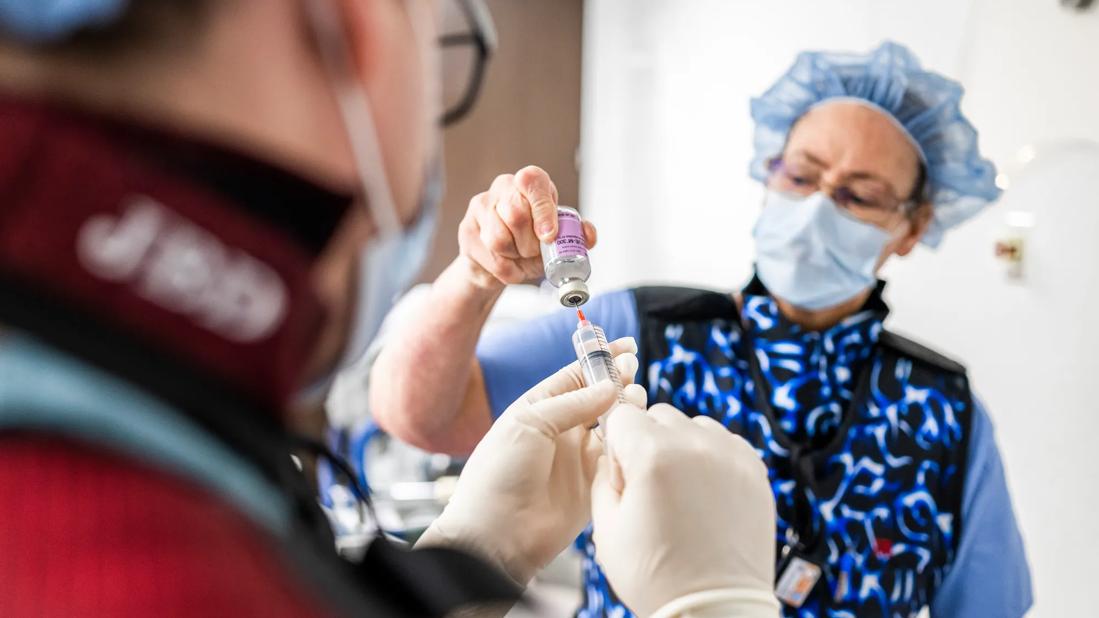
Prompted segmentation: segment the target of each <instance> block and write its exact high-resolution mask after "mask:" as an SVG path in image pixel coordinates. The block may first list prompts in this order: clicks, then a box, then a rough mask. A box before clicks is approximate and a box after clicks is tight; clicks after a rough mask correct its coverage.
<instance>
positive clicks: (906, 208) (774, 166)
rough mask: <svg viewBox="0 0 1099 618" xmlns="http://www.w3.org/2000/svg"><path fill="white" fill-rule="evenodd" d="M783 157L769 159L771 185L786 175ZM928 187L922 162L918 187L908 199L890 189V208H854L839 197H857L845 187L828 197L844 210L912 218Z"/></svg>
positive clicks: (768, 179) (835, 189) (817, 186)
mask: <svg viewBox="0 0 1099 618" xmlns="http://www.w3.org/2000/svg"><path fill="white" fill-rule="evenodd" d="M783 157H784V154H778V155H775V156H773V157H771V158H769V159H767V164H766V169H767V181H768V183H770V181H771V179H772V178H773V177H774V175H775V174H777V173H784V172H783V170H785V169H786V168H787V164H786V161H785V160H784V158H783ZM813 184H814V189H815V191H823V190H824V188H823V187H822V186H821V184H820V182H819V181H817V182H815V183H813ZM926 185H927V167H926V166H925V165H924V164H923V162H920V167H919V174H918V176H917V177H916V186H915V188H914V189H913V190H912V193H911V194H910V195H909V197H908V198H900V197H897V195H896V194H895V193H893V190H892V188H890V189H889V193H890V197H891V198H892V199H893V200H894V201H895V202H896V203H895V204H894V205H893V206H892V207H890V208H876V207H869V206H865V205H858V204H856V205H855V206H852V205H851V204H850V203H849V202H850V200H849V199H845V198H843V197H842V195H837V192H839V191H843V192H844V193H845V194H847V195H851V196H855V197H857V196H856V195H855V193H854V192H853V191H851V190H850V189H848V188H847V187H846V186H844V185H840V186H838V187H834V188H832V189H831V190H830V191H827V192H826V193H827V194H828V196H829V197H830V198H832V201H834V202H835V203H836V205H837V206H839V207H841V208H843V209H844V210H852V209H853V208H861V209H864V210H866V211H868V212H877V213H881V214H884V215H891V214H894V213H896V212H903V213H904V214H905V215H906V216H909V217H911V216H912V215H913V214H914V213H915V212H916V210H917V209H918V208H919V206H920V205H921V204H922V203H923V202H924V191H925V188H926Z"/></svg>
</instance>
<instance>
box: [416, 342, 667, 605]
mask: <svg viewBox="0 0 1099 618" xmlns="http://www.w3.org/2000/svg"><path fill="white" fill-rule="evenodd" d="M610 348H611V353H612V354H615V355H616V356H615V359H614V360H615V363H616V364H617V366H618V371H619V374H620V375H621V376H622V379H623V381H624V382H626V383H629V384H630V385H629V386H627V387H626V394H627V398H628V399H629V400H630V401H631V402H634V403H637V404H639V405H644V403H645V391H644V389H642V388H641V387H639V386H636V385H633V384H632V382H633V375H634V374H635V373H636V372H637V357H636V356H635V354H636V352H637V343H636V342H635V341H634V340H633V339H632V338H626V339H619V340H617V341H615V342H613V343H611V345H610ZM615 397H616V392H615V389H614V388H613V386H612V385H611V383H610V382H603V383H600V384H597V385H596V386H594V387H591V388H584V379H583V377H582V375H581V373H580V367H579V365H578V364H577V363H573V364H571V365H569V366H568V367H565V368H564V369H562V370H561V371H558V372H557V373H556V374H554V375H552V376H550V377H549V378H547V379H546V380H543V381H542V382H541V383H539V384H538V385H537V386H535V387H534V388H532V389H531V390H529V391H527V393H526V394H525V395H523V396H522V397H521V398H520V399H519V400H518V401H516V402H515V403H513V404H512V405H511V406H510V407H508V409H507V410H505V411H504V413H503V414H502V415H500V418H498V419H497V420H496V422H495V423H494V424H493V425H492V429H490V430H489V432H488V434H486V435H485V437H484V439H482V440H481V442H480V444H478V445H477V448H476V449H474V451H473V454H472V455H471V456H470V458H469V461H468V462H467V463H466V465H465V468H463V470H462V475H461V477H460V478H459V479H458V485H457V487H456V488H455V492H454V497H453V498H451V500H450V503H449V504H448V505H447V507H446V509H445V510H444V511H443V514H442V515H440V516H439V518H438V519H437V520H435V522H434V523H432V525H431V527H430V528H428V530H427V531H426V532H425V533H424V535H423V537H422V538H421V539H420V541H419V543H418V544H417V546H428V545H446V546H451V547H462V548H465V549H467V550H470V551H472V552H475V553H478V554H480V555H481V556H483V557H485V558H488V559H489V560H491V561H493V562H494V563H496V564H497V565H498V566H499V567H501V568H502V569H503V570H504V571H505V572H507V573H508V574H509V575H511V577H512V578H513V579H515V581H516V582H518V583H519V584H521V585H524V586H525V585H526V584H527V583H528V582H529V581H530V579H531V578H532V577H533V576H534V575H535V573H537V572H538V571H539V570H540V569H541V568H542V567H544V566H545V565H546V564H548V563H549V562H550V561H551V560H552V559H553V558H554V557H556V556H557V554H559V553H561V551H562V550H564V549H565V548H566V547H568V545H569V543H571V542H572V541H573V540H574V539H575V538H576V537H577V535H579V534H580V531H581V530H583V529H584V526H585V525H587V523H588V521H589V520H590V518H591V481H592V478H593V476H594V474H595V469H596V463H597V461H598V460H599V457H600V455H601V454H602V452H603V443H602V441H601V440H600V439H599V438H598V437H597V436H596V435H595V432H593V431H591V430H590V429H589V427H591V426H592V425H593V424H594V423H595V421H596V419H598V418H599V416H600V415H601V414H603V413H605V412H606V411H607V410H608V409H609V408H611V407H612V406H613V405H615V403H616V399H615Z"/></svg>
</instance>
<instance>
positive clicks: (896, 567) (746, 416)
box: [580, 287, 972, 616]
mask: <svg viewBox="0 0 1099 618" xmlns="http://www.w3.org/2000/svg"><path fill="white" fill-rule="evenodd" d="M635 298H636V301H637V308H638V318H639V323H640V336H641V341H640V342H639V347H640V360H641V367H642V371H641V372H640V376H639V382H640V383H641V384H642V385H643V386H645V387H646V390H647V391H648V393H649V403H650V405H651V404H654V403H661V402H663V403H670V404H672V405H675V406H676V407H678V408H680V409H681V410H683V412H685V413H686V414H688V415H690V416H696V415H700V414H705V415H708V416H711V417H713V418H715V419H716V420H718V421H720V422H722V423H723V424H724V425H725V426H726V427H728V428H729V430H730V431H734V432H736V433H737V434H740V435H741V436H743V437H745V438H746V439H748V440H749V441H750V442H751V443H752V445H753V446H755V448H756V450H757V451H758V452H759V453H760V454H761V456H762V457H763V459H764V461H765V462H766V463H767V465H768V468H769V469H770V473H771V484H772V488H773V490H774V495H775V500H776V503H777V512H778V522H777V528H776V542H777V543H778V548H779V554H778V555H779V563H780V565H781V564H782V563H783V558H782V556H783V554H784V552H786V551H788V549H789V548H793V549H794V551H795V552H803V553H804V554H807V555H809V556H811V557H813V558H815V559H816V560H817V561H819V562H820V563H821V565H822V567H823V577H822V578H821V580H820V581H819V582H818V583H817V585H816V586H815V587H814V588H813V591H812V593H811V595H810V596H809V598H808V600H807V601H806V602H805V603H804V604H803V605H802V607H801V609H800V611H798V610H794V609H793V608H790V607H785V608H784V611H785V614H786V615H787V616H806V615H815V616H909V615H915V614H916V613H917V612H918V611H919V610H920V608H922V607H923V606H925V605H927V604H929V603H930V601H931V599H932V597H933V596H934V593H935V591H936V589H937V588H938V586H939V585H940V584H941V582H942V580H943V577H944V576H945V574H946V573H947V571H948V570H949V569H950V566H951V564H952V562H953V559H954V555H955V551H956V549H957V545H958V538H959V533H960V530H961V501H962V485H963V482H964V477H965V462H966V448H967V444H968V439H969V427H970V418H971V416H972V401H971V396H970V392H969V384H968V381H967V379H966V375H965V369H964V368H963V367H962V366H961V365H959V364H957V363H955V362H953V361H951V360H949V359H946V358H944V357H943V356H941V355H939V354H937V353H935V352H932V351H931V350H928V349H926V348H924V347H922V346H920V345H919V344H916V343H913V342H912V341H909V340H908V339H905V338H903V337H900V336H898V335H895V334H893V333H889V332H887V331H886V332H882V333H881V336H880V338H879V341H878V344H877V345H876V347H875V349H874V351H873V354H872V355H871V357H870V359H869V360H868V361H867V362H866V363H865V364H864V367H865V369H864V370H863V371H862V372H861V375H859V376H857V377H856V386H855V391H854V399H853V401H852V403H851V405H850V406H849V407H848V408H847V410H846V411H845V413H844V417H843V420H842V424H841V426H840V428H839V431H837V432H836V434H835V437H834V438H833V439H831V440H830V441H829V442H828V443H827V444H825V445H824V446H822V447H819V448H817V449H815V450H808V449H806V448H803V447H802V446H801V445H799V444H797V443H794V442H793V441H791V440H790V439H789V438H788V437H787V436H786V435H785V433H784V432H783V431H782V429H781V428H780V427H779V424H778V423H777V421H776V419H775V417H774V414H773V412H772V411H771V409H770V404H769V402H765V401H762V400H761V399H762V398H766V397H769V395H765V394H762V393H760V392H757V391H759V390H760V389H758V385H759V384H762V383H763V382H762V381H761V380H760V379H758V378H757V377H754V375H755V376H758V372H754V371H753V363H752V362H750V355H749V354H747V353H746V351H747V350H750V349H752V348H751V341H750V340H749V336H748V334H747V333H746V332H745V329H744V328H743V327H742V324H741V321H740V313H739V311H738V308H737V306H736V304H735V303H734V302H733V300H732V298H731V297H730V296H729V295H728V294H719V293H715V292H710V291H705V290H695V289H687V288H664V287H659V288H640V289H637V290H635ZM765 388H766V387H765ZM684 516H685V517H690V513H689V512H687V513H685V514H684ZM581 547H582V548H585V547H586V548H587V549H591V544H590V540H589V539H581ZM586 580H587V590H586V594H587V595H588V597H589V598H588V599H587V601H588V602H587V604H586V609H582V610H581V612H580V614H581V615H582V616H586V615H599V614H604V615H605V614H606V613H608V610H610V609H611V608H612V607H613V606H615V605H617V604H618V603H617V600H616V599H615V598H614V596H613V592H611V591H610V590H609V587H607V586H606V580H605V578H604V577H603V575H602V573H601V572H599V571H598V567H597V566H596V565H595V564H594V563H593V562H592V561H591V558H590V554H589V561H588V564H587V565H586ZM592 595H600V596H602V597H603V598H602V599H592V598H591V596H592ZM593 610H595V611H593Z"/></svg>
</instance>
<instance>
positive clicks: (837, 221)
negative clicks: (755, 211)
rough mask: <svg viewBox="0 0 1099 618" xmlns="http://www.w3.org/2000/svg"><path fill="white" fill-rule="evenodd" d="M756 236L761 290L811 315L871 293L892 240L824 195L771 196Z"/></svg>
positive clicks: (772, 193) (759, 221)
mask: <svg viewBox="0 0 1099 618" xmlns="http://www.w3.org/2000/svg"><path fill="white" fill-rule="evenodd" d="M753 236H754V237H755V240H756V272H757V274H758V275H759V278H760V280H761V281H762V282H763V285H765V286H767V289H768V290H770V292H771V293H772V294H774V295H775V296H776V297H777V298H781V299H782V300H784V301H786V302H788V303H790V304H792V305H794V306H796V307H800V308H803V309H810V310H815V309H824V308H827V307H834V306H836V305H839V304H840V303H843V302H844V301H847V300H850V299H851V298H854V297H855V296H856V295H857V294H859V293H860V292H863V291H865V290H866V289H868V288H870V287H873V286H874V284H875V283H876V277H875V276H874V270H875V267H876V266H877V263H878V258H879V257H880V256H881V254H882V251H883V250H884V249H885V245H886V244H887V243H888V242H889V240H890V236H889V234H888V233H886V232H885V231H884V230H882V229H880V228H878V227H875V226H873V225H870V224H868V223H863V222H861V221H858V220H857V219H854V218H852V217H851V216H849V215H847V214H846V213H844V212H843V211H841V210H840V209H839V207H838V206H836V204H835V203H834V202H833V201H832V199H831V198H830V197H828V196H827V195H825V194H824V193H819V192H818V193H814V194H813V195H810V196H809V197H801V196H797V195H789V194H786V193H780V192H778V191H770V190H768V191H767V196H766V198H765V199H764V202H763V212H762V213H760V215H759V220H758V221H756V227H755V230H754V231H753Z"/></svg>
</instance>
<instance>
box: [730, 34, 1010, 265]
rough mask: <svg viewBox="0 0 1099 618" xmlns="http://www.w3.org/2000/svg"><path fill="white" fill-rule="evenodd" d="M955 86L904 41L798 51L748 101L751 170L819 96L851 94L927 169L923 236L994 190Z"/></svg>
mask: <svg viewBox="0 0 1099 618" xmlns="http://www.w3.org/2000/svg"><path fill="white" fill-rule="evenodd" d="M962 92H963V90H962V86H961V84H959V83H958V82H955V81H953V80H950V79H947V78H945V77H943V76H942V75H938V74H936V73H932V72H930V71H925V70H924V69H923V68H922V67H920V62H919V60H917V59H916V57H915V56H914V55H913V54H912V52H911V51H909V50H908V49H907V48H905V47H904V46H901V45H898V44H896V43H892V42H885V43H883V44H882V45H881V46H879V47H878V48H877V49H875V50H874V51H872V52H870V53H869V54H850V53H831V52H804V53H802V54H799V55H798V57H797V60H796V61H795V62H794V66H792V67H791V68H790V70H789V71H787V72H786V74H785V75H783V76H782V77H781V78H780V79H779V80H778V82H776V83H775V85H773V86H771V88H770V90H768V91H767V92H765V93H764V94H763V95H762V96H760V97H757V98H755V99H752V119H753V120H755V123H756V129H755V156H754V158H753V159H752V167H751V174H752V177H753V178H755V179H756V180H759V181H766V179H767V175H768V170H767V164H768V160H769V159H771V158H773V157H775V156H777V155H780V154H782V150H783V148H784V147H785V145H786V137H787V134H788V133H789V132H790V128H791V127H793V126H794V123H795V122H797V120H798V119H799V118H801V116H802V115H804V114H805V113H806V112H808V111H809V110H810V109H812V108H813V107H815V106H817V105H820V104H821V103H823V102H825V101H830V100H835V99H850V100H852V101H857V102H859V103H862V104H866V105H869V106H871V107H874V108H876V109H878V110H880V111H882V112H884V113H885V114H886V115H887V116H889V117H890V118H891V119H892V120H894V121H895V122H896V123H897V125H898V126H899V127H900V128H901V129H902V130H903V131H904V132H905V134H906V135H907V136H908V138H909V140H910V141H911V142H912V144H913V145H914V146H915V147H916V149H917V151H918V152H919V154H920V158H921V159H922V160H923V163H924V165H925V166H926V169H927V186H926V189H925V194H924V195H925V197H926V198H928V200H929V201H930V202H931V204H932V208H933V212H934V215H933V218H932V221H931V225H930V226H929V227H928V230H927V233H926V234H925V235H924V237H923V242H924V243H925V244H927V245H929V246H932V247H935V246H938V244H939V242H941V241H942V237H943V232H945V231H946V230H947V229H949V228H952V227H954V226H955V225H958V224H959V223H961V222H962V221H965V220H966V219H968V218H970V217H972V216H973V215H975V214H977V212H978V211H980V210H981V209H982V208H984V207H985V206H987V205H988V204H989V203H991V202H992V201H994V200H995V199H996V198H998V197H999V196H1000V190H999V189H998V188H997V187H996V183H995V180H996V167H995V166H994V165H993V164H992V162H991V161H989V160H988V159H985V158H982V157H981V153H980V151H978V149H977V130H976V129H974V128H973V125H972V124H970V123H969V121H968V120H966V118H965V116H963V115H962V112H961V109H960V107H959V104H960V103H961V99H962Z"/></svg>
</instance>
